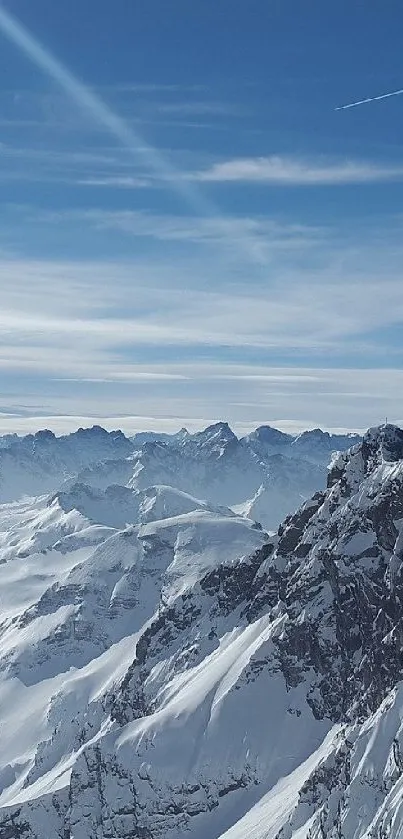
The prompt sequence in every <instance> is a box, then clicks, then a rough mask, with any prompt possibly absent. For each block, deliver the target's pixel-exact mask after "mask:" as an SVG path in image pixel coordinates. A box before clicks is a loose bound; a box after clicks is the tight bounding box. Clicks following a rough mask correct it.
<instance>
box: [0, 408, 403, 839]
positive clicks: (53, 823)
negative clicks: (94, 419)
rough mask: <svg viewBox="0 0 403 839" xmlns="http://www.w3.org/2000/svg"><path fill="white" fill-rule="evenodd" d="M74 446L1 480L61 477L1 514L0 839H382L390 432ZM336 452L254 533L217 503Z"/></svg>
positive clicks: (401, 811)
mask: <svg viewBox="0 0 403 839" xmlns="http://www.w3.org/2000/svg"><path fill="white" fill-rule="evenodd" d="M271 431H273V433H270V432H271ZM86 434H87V435H88V436H87V438H86V439H87V441H88V444H87V445H85V444H84V442H83V437H82V435H80V434H78V437H76V438H74V440H73V441H71V439H70V438H59V441H60V442H58V441H57V440H56V438H53V442H51V438H50V437H49V436H47V435H45V437H46V438H47V439H46V441H45V439H44V438H40V440H39V443H36V440H35V438H36V436H37V435H35V437H34V438H30V439H29V440H28V441H27V440H26V438H25V442H24V440H23V441H18V442H17V443H15V441H14V442H13V443H12V444H11V446H10V447H9V448H8V449H6V450H5V453H7V459H6V460H5V461H3V460H1V465H2V475H4V476H5V477H4V480H6V478H7V473H6V471H3V469H7V468H10V467H9V463H10V460H9V458H10V457H12V458H15V459H16V460H18V458H19V457H20V453H19V452H18V448H19V446H20V445H22V450H21V460H23V454H24V452H25V455H24V456H25V457H26V458H27V460H24V461H23V462H25V463H28V462H29V457H31V459H32V460H34V461H35V464H36V465H37V464H40V467H39V466H38V470H39V468H44V467H43V463H44V462H45V460H46V458H44V457H43V456H42V451H43V448H45V449H46V451H47V456H46V457H47V460H46V462H47V463H48V467H49V468H48V475H49V482H51V480H53V477H52V476H53V475H56V467H55V468H54V469H53V453H54V455H55V459H56V452H57V462H58V465H59V466H60V464H61V463H63V464H64V466H63V469H62V471H61V472H60V473H59V486H58V487H57V488H56V489H55V488H52V490H51V492H50V493H48V494H47V493H46V492H45V493H44V492H42V494H41V495H39V496H38V497H36V498H32V497H31V498H28V497H23V498H22V497H18V498H17V499H14V500H12V501H8V502H7V503H3V504H2V505H1V506H0V621H1V623H0V743H1V749H0V839H16V838H17V837H19V839H49V837H52V839H53V837H55V839H112V837H119V839H135V837H136V839H140V837H141V839H162V837H163V839H180V837H182V836H183V837H188V839H401V837H402V836H403V681H402V680H403V654H402V640H403V623H402V620H403V618H402V615H403V612H402V609H403V605H402V604H403V571H402V556H403V431H401V430H400V429H398V428H396V427H394V426H390V425H385V426H382V427H380V428H376V429H371V430H370V431H369V432H367V434H366V435H365V436H364V438H363V439H362V440H358V441H356V440H355V439H351V438H347V441H346V439H345V438H344V440H345V441H346V442H347V443H348V442H350V443H353V445H352V446H351V447H350V448H349V449H348V450H347V451H340V450H341V449H343V448H345V447H344V446H342V445H341V440H340V439H339V440H338V443H339V445H334V443H335V440H334V439H332V438H330V439H329V440H327V438H325V440H323V439H322V436H321V435H320V433H319V432H314V433H312V436H311V437H307V435H301V436H300V438H288V437H287V435H281V433H280V432H276V433H274V430H272V429H270V430H269V431H266V430H262V429H258V430H257V431H256V432H254V434H252V435H249V437H247V438H244V439H242V440H238V439H237V438H236V437H235V435H233V434H232V432H231V430H230V429H229V428H228V426H226V425H224V424H219V425H217V426H213V427H212V428H210V429H207V430H206V431H205V432H201V433H200V434H199V435H188V434H187V433H182V434H181V435H179V438H178V437H177V438H176V439H164V440H162V441H160V440H155V439H153V440H146V441H144V439H141V440H140V441H139V440H137V441H136V440H134V442H133V441H128V440H127V439H126V438H124V437H123V435H120V434H119V433H117V434H116V433H115V434H112V435H108V434H107V432H101V430H96V431H95V434H93V433H92V432H86ZM278 434H280V437H278V436H277V435H278ZM105 435H106V436H105ZM97 436H98V438H99V441H101V440H102V442H100V444H99V447H98V444H95V442H94V437H97ZM283 436H285V437H287V439H286V440H284V439H283ZM71 437H74V435H71ZM301 438H302V442H298V441H299V440H301ZM55 441H56V442H55ZM317 441H319V442H317ZM127 444H129V446H130V449H129V448H127V451H126V447H127ZM52 447H54V449H52ZM293 447H294V448H293ZM49 448H50V449H51V450H52V457H49ZM101 448H102V452H101V455H102V456H101V457H99V451H100V449H101ZM279 448H283V451H279ZM11 449H12V450H13V452H11V454H10V451H11ZM302 449H304V451H305V456H304V457H302ZM335 449H339V452H338V453H337V454H334V455H333V457H332V461H331V464H330V468H329V470H328V473H327V480H326V485H325V486H324V487H323V488H322V489H319V490H318V489H317V487H315V491H314V493H313V494H312V496H311V497H310V498H308V499H307V500H305V501H304V502H303V503H302V504H301V505H299V506H298V509H296V510H295V511H292V512H291V513H290V514H288V515H287V516H286V517H285V519H284V521H283V522H282V523H281V524H280V526H279V528H278V530H277V532H276V534H269V533H268V532H267V531H265V530H263V528H262V526H261V525H259V524H257V523H256V522H254V521H253V520H252V519H251V518H248V517H247V515H246V514H245V513H246V512H247V511H246V510H245V509H242V510H239V509H238V510H236V509H234V507H235V504H231V507H232V509H231V507H230V506H229V505H228V503H227V504H223V503H221V502H220V501H219V498H221V497H222V496H221V495H220V493H221V492H222V493H223V494H224V490H225V493H227V497H228V500H230V499H231V498H232V497H235V498H236V497H238V496H237V495H236V492H237V491H238V489H239V488H238V487H234V488H233V492H234V493H235V495H234V496H232V495H230V492H231V491H232V490H231V478H233V479H234V476H235V474H237V480H238V483H239V482H240V480H241V479H240V475H242V470H244V474H245V476H246V477H245V487H246V489H247V490H248V492H249V488H250V486H251V483H248V481H250V482H251V478H250V476H251V475H254V474H255V473H254V472H253V469H256V472H257V473H258V474H259V477H260V474H261V473H260V472H259V468H262V469H263V468H267V464H268V463H269V464H271V461H272V459H273V458H274V459H275V460H276V461H277V460H278V459H279V462H280V463H281V464H282V465H284V464H283V459H286V460H287V467H288V469H289V470H290V472H291V473H292V468H293V464H294V463H296V464H298V468H299V464H300V463H301V462H302V463H304V464H309V465H311V466H312V467H313V468H314V469H315V470H319V472H320V474H321V475H322V476H323V474H324V470H325V465H324V463H325V461H326V459H327V456H328V455H330V453H331V451H332V450H335ZM37 450H39V452H40V454H39V455H37V454H36V452H37ZM86 450H87V451H86ZM295 451H297V453H298V455H297V456H296V455H294V452H295ZM85 452H86V453H85ZM291 452H292V454H291ZM325 452H326V454H325ZM181 453H182V458H183V461H181V458H180V454H181ZM3 456H4V454H3V453H2V454H1V455H0V457H3ZM74 459H75V460H74ZM73 461H74V463H75V465H76V474H75V475H74V474H69V470H70V469H71V470H72V464H73ZM182 462H183V463H184V464H185V466H183V465H182ZM192 464H195V465H194V471H193V474H192V477H193V479H194V478H195V476H196V477H197V480H198V481H199V482H200V485H203V486H204V485H205V486H206V487H207V486H208V483H207V482H208V480H211V487H212V492H211V495H210V497H209V500H207V501H206V500H200V498H199V497H197V496H195V495H193V494H192V493H189V492H187V491H186V490H185V489H184V488H183V487H180V488H179V487H178V486H172V485H171V486H169V484H164V483H162V482H161V481H160V482H158V483H155V484H154V485H153V484H151V483H147V481H149V479H150V478H151V477H153V476H156V475H157V474H159V475H160V476H161V475H165V476H169V477H172V478H175V479H176V480H177V481H178V483H179V478H180V482H182V481H184V480H185V476H186V467H187V469H188V471H189V470H190V468H191V466H192ZM221 465H222V469H223V475H222V476H221V477H220V474H219V473H220V466H221ZM307 468H308V467H307ZM158 469H159V470H160V471H159V472H158ZM236 470H238V471H236ZM72 471H73V470H72ZM297 471H298V470H297ZM31 472H32V468H31ZM38 474H39V471H38ZM108 474H109V476H110V477H113V480H110V481H109V483H108ZM277 474H278V473H277ZM117 476H120V478H126V480H124V481H123V480H122V481H121V482H120V483H119V481H117V480H115V479H116V477H117ZM127 476H128V477H127ZM178 476H179V478H178ZM213 477H214V478H215V481H214V480H212V478H213ZM294 477H295V476H294ZM84 478H88V480H84ZM90 479H91V480H90ZM7 480H8V478H7ZM30 480H31V474H30ZM55 480H56V478H55ZM21 481H22V478H21ZM203 481H204V482H205V484H203ZM9 485H10V486H11V484H10V483H9ZM14 486H15V487H17V484H15V485H14ZM21 486H22V484H21ZM10 492H11V490H10ZM273 494H274V490H273ZM203 497H204V496H203ZM240 504H241V502H240ZM241 506H242V504H241Z"/></svg>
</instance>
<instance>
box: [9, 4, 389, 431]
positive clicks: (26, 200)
mask: <svg viewBox="0 0 403 839" xmlns="http://www.w3.org/2000/svg"><path fill="white" fill-rule="evenodd" d="M392 11H394V15H393V14H392ZM390 12H391V14H390V15H389V14H388V3H387V4H386V8H385V4H382V7H381V4H380V3H378V2H375V3H373V4H371V8H368V9H366V12H365V16H366V37H365V39H364V38H363V37H362V9H361V7H359V5H358V4H352V5H351V4H348V3H347V2H342V3H341V4H339V5H338V7H337V9H330V8H324V4H321V3H319V1H318V2H316V0H315V2H312V3H311V4H310V5H309V7H308V9H307V8H304V9H302V8H301V7H300V4H299V3H297V0H293V2H290V0H285V2H284V3H282V4H267V3H266V2H264V0H257V2H256V3H254V4H253V7H251V6H250V4H246V3H243V2H242V3H241V2H233V0H232V2H229V0H220V2H219V3H215V4H213V3H209V2H208V3H205V4H203V6H200V5H199V4H197V5H195V4H189V3H188V2H185V0H174V2H173V3H171V4H170V6H169V8H168V7H167V5H166V3H163V2H162V0H147V2H145V0H144V2H143V1H142V0H141V2H139V3H136V4H119V3H118V4H116V3H114V4H112V3H111V2H110V0H98V2H97V3H95V0H88V2H87V3H86V4H84V7H83V4H82V3H80V2H79V0H71V2H70V3H69V4H68V5H67V6H63V5H62V6H60V4H59V5H57V4H55V3H54V2H51V0H36V2H35V4H32V2H29V0H13V2H11V0H8V2H7V0H6V2H2V3H0V40H1V50H0V104H1V107H0V183H1V193H0V195H1V199H0V200H1V205H2V206H1V218H2V223H1V225H0V287H1V295H2V297H1V302H2V305H1V309H0V376H1V390H0V433H3V432H9V431H17V432H19V433H23V432H25V431H26V432H28V431H32V430H37V429H38V428H40V427H43V426H44V425H47V426H48V427H51V428H52V429H54V430H55V431H56V432H57V433H63V432H65V431H69V430H74V428H75V427H77V425H79V424H82V425H88V424H91V422H93V421H94V422H95V421H98V420H99V421H100V422H101V424H103V425H105V426H106V427H108V428H111V427H113V426H114V424H115V420H117V419H118V420H119V424H120V425H121V426H122V428H123V430H125V431H133V432H134V431H138V430H141V429H144V428H150V429H155V430H156V429H161V430H167V431H175V430H178V429H179V428H180V427H181V426H183V425H186V426H187V427H189V429H190V430H195V429H197V428H200V427H202V426H203V425H206V424H208V423H210V422H214V421H216V420H219V419H223V420H227V421H228V422H229V423H230V424H231V425H232V427H233V428H234V430H236V431H238V432H240V433H243V432H245V431H248V430H250V429H251V428H253V427H254V426H257V425H259V424H262V423H265V422H269V423H272V424H273V425H277V426H278V427H281V428H284V429H285V430H288V429H289V430H290V431H298V430H302V429H304V428H308V427H314V426H318V425H321V426H322V427H324V428H327V429H335V430H336V429H337V430H339V429H351V430H361V429H364V428H366V427H368V426H369V425H374V424H377V423H380V422H382V421H384V418H385V416H388V418H389V419H390V420H391V421H395V422H398V423H399V422H401V418H402V417H403V395H402V394H403V388H402V384H403V371H402V355H403V348H402V338H401V336H402V321H403V296H402V291H401V289H402V277H401V273H402V264H403V242H402V224H403V216H402V210H401V205H402V201H401V196H402V188H403V153H402V151H401V144H400V129H401V127H402V122H403V97H400V96H394V97H386V98H383V99H379V100H376V95H377V92H379V94H381V93H384V92H385V90H386V91H387V90H390V91H393V90H398V89H399V88H400V87H401V82H402V78H401V77H400V78H399V72H400V68H399V55H400V51H399V47H400V44H399V42H398V32H399V27H398V26H397V22H396V9H395V6H393V9H392V5H390ZM399 14H402V16H403V12H401V13H399ZM347 23H348V26H347ZM341 56H342V60H341ZM375 59H376V60H375ZM377 66H378V67H379V68H380V69H379V71H378V72H377ZM369 98H372V99H374V101H373V102H371V103H368V104H367V105H366V107H365V108H364V107H362V108H351V109H347V110H338V111H335V108H337V107H338V106H339V105H340V103H341V102H355V101H356V102H358V101H365V100H367V99H369Z"/></svg>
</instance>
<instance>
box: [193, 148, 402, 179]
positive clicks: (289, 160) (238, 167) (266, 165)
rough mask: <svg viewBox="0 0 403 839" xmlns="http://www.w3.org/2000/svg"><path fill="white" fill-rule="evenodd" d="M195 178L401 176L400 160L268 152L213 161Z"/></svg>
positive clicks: (358, 177)
mask: <svg viewBox="0 0 403 839" xmlns="http://www.w3.org/2000/svg"><path fill="white" fill-rule="evenodd" d="M190 177H192V178H194V179H196V180H198V181H210V182H215V183H225V182H234V183H235V182H248V183H262V184H272V185H274V186H337V185H345V184H360V183H362V184H365V183H376V182H381V181H396V180H402V179H403V163H402V164H401V165H390V164H383V163H377V162H374V161H361V160H346V161H343V160H342V161H329V160H326V159H323V158H319V159H311V160H303V159H299V158H294V157H285V156H281V155H272V156H270V157H249V158H247V157H245V158H235V159H234V160H227V161H224V162H220V163H215V164H214V165H213V166H211V167H210V168H208V169H204V170H201V171H199V172H196V173H194V174H193V175H190Z"/></svg>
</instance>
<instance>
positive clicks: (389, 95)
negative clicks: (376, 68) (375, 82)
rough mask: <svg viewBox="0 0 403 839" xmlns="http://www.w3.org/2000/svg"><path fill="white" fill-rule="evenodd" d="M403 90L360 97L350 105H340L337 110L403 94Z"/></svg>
mask: <svg viewBox="0 0 403 839" xmlns="http://www.w3.org/2000/svg"><path fill="white" fill-rule="evenodd" d="M402 93H403V88H402V90H392V92H391V93H381V95H380V96H369V97H368V99H359V101H358V102H350V103H349V104H348V105H339V107H338V108H335V111H347V109H348V108H356V107H357V106H358V105H367V104H368V102H378V101H379V99H389V98H390V97H391V96H401V94H402Z"/></svg>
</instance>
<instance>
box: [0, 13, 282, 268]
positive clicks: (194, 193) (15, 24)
mask: <svg viewBox="0 0 403 839" xmlns="http://www.w3.org/2000/svg"><path fill="white" fill-rule="evenodd" d="M0 31H1V32H3V34H4V35H5V36H6V37H7V38H8V39H9V40H10V41H11V42H12V43H14V44H15V45H16V46H17V47H19V48H20V49H21V51H22V52H23V53H24V54H25V55H26V56H27V57H28V58H29V59H30V60H31V61H32V62H33V63H34V64H35V65H36V66H37V67H38V68H39V69H40V70H42V71H43V73H45V75H47V76H48V77H49V78H50V79H51V80H52V81H53V82H55V83H56V84H58V85H59V87H61V88H62V89H63V90H64V92H65V93H66V94H67V95H68V96H69V97H70V98H71V99H72V100H73V101H74V102H75V103H76V105H77V106H78V107H79V108H80V109H81V110H82V111H83V112H84V113H85V114H86V116H87V117H88V116H90V117H91V118H92V119H93V120H94V121H95V122H97V123H98V124H99V125H101V126H103V127H104V128H105V129H106V130H107V131H109V132H110V133H111V134H112V135H113V136H114V137H115V139H116V140H117V141H118V142H119V143H120V144H121V145H122V146H124V147H125V148H126V149H128V151H129V152H131V153H132V154H133V155H135V156H137V157H139V158H140V159H142V160H143V161H144V163H146V164H147V166H148V167H151V169H152V170H153V172H154V173H155V175H156V176H157V177H158V178H159V179H160V180H161V181H162V183H165V184H166V186H167V188H168V189H170V190H172V191H173V192H175V193H176V194H178V195H179V196H180V197H181V198H182V199H183V200H184V202H185V204H186V205H187V207H189V208H190V209H191V210H192V212H193V213H196V214H197V215H199V216H203V217H207V218H210V219H212V220H214V223H215V224H216V225H217V227H218V228H220V229H221V232H222V234H223V238H226V239H227V242H228V246H229V248H230V250H231V251H232V252H233V251H235V252H236V253H238V254H239V253H243V255H244V257H246V258H247V259H248V261H249V262H252V263H254V264H255V265H260V266H262V265H264V264H265V259H264V258H263V256H262V253H261V249H260V246H259V243H258V241H257V239H256V238H255V237H253V236H251V235H248V236H245V235H244V236H243V237H242V236H241V237H237V238H234V237H233V235H231V230H230V228H229V227H228V223H227V221H226V220H225V219H221V218H220V212H219V210H218V208H217V207H216V206H215V205H214V204H212V203H211V202H210V201H208V200H207V199H206V198H205V197H204V195H203V194H202V192H201V190H200V189H199V188H198V187H197V186H195V184H194V183H191V182H190V181H189V180H187V178H186V175H184V173H182V172H180V171H178V170H176V169H175V168H174V167H173V166H172V165H171V163H170V162H169V161H168V160H167V158H166V157H165V156H163V155H162V154H161V153H160V152H159V151H158V149H156V148H154V147H153V146H151V145H149V144H148V143H147V142H146V141H145V140H144V138H143V137H142V136H141V135H140V134H139V133H138V132H137V131H135V130H133V129H132V128H131V127H130V126H129V125H128V124H127V122H126V121H125V120H123V119H122V118H121V117H120V116H118V114H116V113H115V112H114V111H113V110H112V109H111V108H110V107H109V106H108V105H106V104H105V102H104V101H103V100H102V99H101V97H100V96H98V95H97V94H95V93H94V92H93V91H91V90H90V89H89V88H88V87H87V86H86V85H85V84H83V82H81V81H80V80H79V79H78V78H77V77H76V76H75V75H74V74H73V73H72V72H71V71H70V70H69V69H68V68H67V67H66V66H65V65H64V64H63V63H62V62H61V61H60V60H59V59H58V58H56V57H55V56H54V55H53V54H52V53H51V52H50V51H49V50H48V49H47V48H45V47H44V46H43V45H42V44H41V43H40V42H39V41H38V40H37V38H35V37H34V36H33V35H32V34H31V33H30V32H29V31H28V30H27V29H26V27H24V26H22V24H21V23H20V22H19V21H18V20H16V18H15V17H14V16H13V15H11V14H10V13H9V12H8V11H6V10H5V9H4V7H3V6H0Z"/></svg>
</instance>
